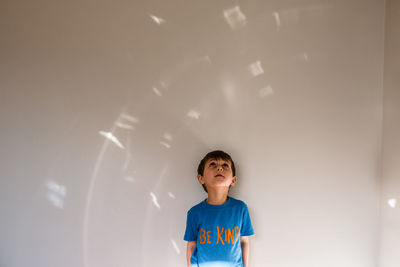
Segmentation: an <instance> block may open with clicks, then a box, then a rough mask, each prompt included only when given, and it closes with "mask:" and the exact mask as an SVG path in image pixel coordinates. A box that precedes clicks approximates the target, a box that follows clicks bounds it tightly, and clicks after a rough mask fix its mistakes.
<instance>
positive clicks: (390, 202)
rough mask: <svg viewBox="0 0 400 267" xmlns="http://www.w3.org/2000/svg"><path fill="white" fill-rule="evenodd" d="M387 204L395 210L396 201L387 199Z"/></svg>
mask: <svg viewBox="0 0 400 267" xmlns="http://www.w3.org/2000/svg"><path fill="white" fill-rule="evenodd" d="M387 203H388V205H389V207H391V208H393V209H394V208H396V205H397V199H396V198H390V199H388V201H387Z"/></svg>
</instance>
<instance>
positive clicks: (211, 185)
mask: <svg viewBox="0 0 400 267" xmlns="http://www.w3.org/2000/svg"><path fill="white" fill-rule="evenodd" d="M235 173H236V170H235V164H234V162H233V160H232V158H231V157H230V156H229V155H228V154H227V153H225V152H223V151H220V150H217V151H212V152H210V153H208V154H207V155H206V156H205V157H204V158H203V159H202V160H201V162H200V164H199V167H198V168H197V174H198V176H197V179H198V181H199V183H200V184H201V185H202V186H203V188H204V190H205V191H206V192H207V194H208V197H207V199H205V200H204V201H202V202H200V203H199V204H197V205H196V206H194V207H192V208H191V209H190V210H189V211H188V213H187V222H186V231H185V236H184V240H185V241H188V242H187V250H186V263H187V266H188V267H191V266H192V267H193V266H198V267H222V266H223V267H225V266H226V267H242V266H245V267H248V266H249V265H248V262H249V250H250V248H249V236H250V235H253V234H254V231H253V227H252V225H251V221H250V216H249V212H248V210H247V206H246V204H245V203H244V202H243V201H240V200H237V199H234V198H232V197H229V196H228V192H229V188H230V187H231V186H234V185H235V184H236V182H237V178H236V176H235V175H236V174H235Z"/></svg>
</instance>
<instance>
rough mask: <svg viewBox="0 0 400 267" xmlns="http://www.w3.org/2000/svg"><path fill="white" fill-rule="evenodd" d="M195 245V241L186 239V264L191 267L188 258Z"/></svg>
mask: <svg viewBox="0 0 400 267" xmlns="http://www.w3.org/2000/svg"><path fill="white" fill-rule="evenodd" d="M195 247H196V241H188V242H187V247H186V266H187V267H191V266H192V265H191V264H190V258H191V257H192V253H193V251H194V249H195Z"/></svg>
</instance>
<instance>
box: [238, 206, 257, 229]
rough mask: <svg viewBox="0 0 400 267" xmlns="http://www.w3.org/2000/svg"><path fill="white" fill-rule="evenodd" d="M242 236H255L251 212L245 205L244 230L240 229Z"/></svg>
mask: <svg viewBox="0 0 400 267" xmlns="http://www.w3.org/2000/svg"><path fill="white" fill-rule="evenodd" d="M240 235H241V236H249V235H254V230H253V226H252V225H251V219H250V214H249V210H248V209H247V205H246V204H245V205H244V208H243V220H242V229H240Z"/></svg>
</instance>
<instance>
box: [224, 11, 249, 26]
mask: <svg viewBox="0 0 400 267" xmlns="http://www.w3.org/2000/svg"><path fill="white" fill-rule="evenodd" d="M223 13H224V17H225V19H226V21H227V22H228V24H229V26H230V27H231V28H232V29H238V28H240V27H243V26H244V25H246V16H245V15H244V14H243V12H242V11H241V10H240V7H239V6H235V7H232V8H228V9H225V10H224V12H223Z"/></svg>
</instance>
